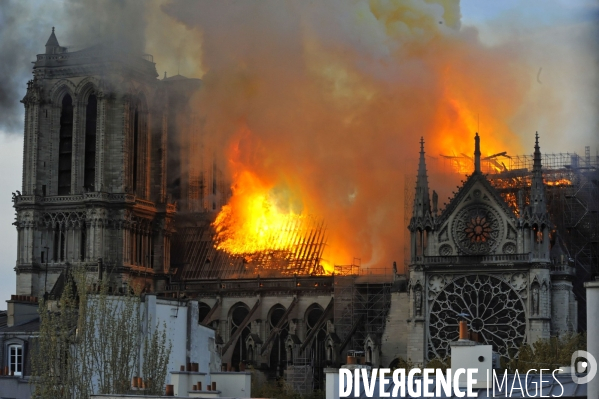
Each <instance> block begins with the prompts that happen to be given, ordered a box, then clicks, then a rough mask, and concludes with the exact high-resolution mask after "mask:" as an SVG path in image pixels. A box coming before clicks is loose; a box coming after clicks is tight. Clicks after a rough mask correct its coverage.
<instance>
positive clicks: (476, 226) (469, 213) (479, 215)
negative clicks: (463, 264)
mask: <svg viewBox="0 0 599 399" xmlns="http://www.w3.org/2000/svg"><path fill="white" fill-rule="evenodd" d="M502 230H503V228H502V224H501V218H500V217H499V216H498V215H497V213H496V212H495V211H494V210H493V209H492V208H491V207H488V206H486V205H483V204H477V205H473V206H469V207H467V208H464V209H462V210H461V211H460V212H459V213H458V215H457V216H456V219H455V222H454V224H453V235H454V237H455V238H456V244H457V245H458V247H459V248H460V250H461V252H462V253H464V254H467V255H485V254H488V253H490V252H492V251H494V250H495V248H496V247H497V245H498V244H499V241H500V238H501V235H502Z"/></svg>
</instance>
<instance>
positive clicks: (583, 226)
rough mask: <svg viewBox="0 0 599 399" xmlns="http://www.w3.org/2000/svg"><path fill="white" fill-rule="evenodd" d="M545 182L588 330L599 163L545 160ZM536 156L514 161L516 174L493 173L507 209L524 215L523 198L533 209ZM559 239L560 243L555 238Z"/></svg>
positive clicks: (596, 263)
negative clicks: (586, 285) (588, 284)
mask: <svg viewBox="0 0 599 399" xmlns="http://www.w3.org/2000/svg"><path fill="white" fill-rule="evenodd" d="M542 159H543V160H542V164H543V179H544V181H545V186H546V196H547V207H548V211H549V214H550V215H551V220H552V222H553V223H554V225H555V226H554V227H555V230H554V233H553V234H554V235H555V234H558V235H559V236H560V238H561V239H562V241H563V242H564V244H565V246H566V249H567V250H568V252H569V254H570V257H571V259H572V261H573V263H574V267H575V269H576V280H575V281H574V294H575V295H576V298H577V300H578V304H579V306H578V312H579V314H578V320H579V326H578V327H579V329H580V330H586V295H585V291H584V287H583V284H584V282H585V281H589V280H590V279H591V277H592V276H593V275H595V274H597V273H598V272H599V157H591V156H590V149H589V147H586V151H585V157H584V158H582V157H579V156H578V155H577V154H570V153H566V154H544V155H543V158H542ZM532 162H533V159H532V156H528V155H524V156H516V157H512V162H511V165H512V167H513V168H514V169H510V170H507V171H502V172H498V173H490V174H489V175H488V179H489V181H490V182H491V184H492V185H493V186H494V187H495V188H496V189H497V190H498V191H499V193H500V194H501V196H502V197H503V199H504V200H505V201H506V203H507V204H508V205H509V206H510V207H511V208H512V209H513V210H514V212H515V213H516V214H519V212H520V210H519V209H518V208H519V206H518V200H517V198H518V195H519V194H518V193H519V192H521V193H522V198H523V202H524V205H526V204H528V203H529V194H530V182H531V176H532ZM554 239H555V237H554Z"/></svg>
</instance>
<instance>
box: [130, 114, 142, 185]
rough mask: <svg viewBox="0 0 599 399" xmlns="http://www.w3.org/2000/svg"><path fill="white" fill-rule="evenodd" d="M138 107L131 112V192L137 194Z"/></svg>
mask: <svg viewBox="0 0 599 399" xmlns="http://www.w3.org/2000/svg"><path fill="white" fill-rule="evenodd" d="M139 130H140V129H139V105H136V106H135V111H134V112H133V161H132V162H133V165H132V167H133V168H132V171H131V173H132V183H131V184H132V186H133V191H134V192H137V181H138V178H137V163H138V162H139V159H138V158H139V148H138V147H139V138H140V137H139V133H140V132H139Z"/></svg>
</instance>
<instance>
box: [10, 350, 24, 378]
mask: <svg viewBox="0 0 599 399" xmlns="http://www.w3.org/2000/svg"><path fill="white" fill-rule="evenodd" d="M7 364H8V369H9V371H10V372H11V373H14V375H18V376H21V375H23V345H19V344H14V345H9V346H8V359H7Z"/></svg>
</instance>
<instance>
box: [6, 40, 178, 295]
mask: <svg viewBox="0 0 599 399" xmlns="http://www.w3.org/2000/svg"><path fill="white" fill-rule="evenodd" d="M156 77H157V73H156V68H155V65H154V63H153V62H152V57H151V56H148V55H143V54H135V55H132V54H130V53H125V52H122V51H119V50H118V48H114V47H111V46H108V45H97V46H94V47H91V48H88V49H84V50H81V51H76V52H68V50H67V49H66V48H65V47H61V46H60V45H59V43H58V40H57V38H56V35H55V33H54V28H52V34H51V35H50V38H49V39H48V42H47V43H46V52H45V54H39V55H38V56H37V59H36V61H35V63H34V67H33V80H31V81H29V83H28V85H27V94H26V95H25V97H24V98H23V100H22V102H23V104H24V106H25V144H24V150H23V182H22V192H18V195H16V196H15V198H14V206H15V209H16V211H17V219H16V222H15V225H16V227H17V231H18V255H17V264H16V272H17V294H19V295H32V296H43V295H44V294H45V293H46V292H50V291H51V289H52V287H53V286H54V284H55V282H56V281H57V280H58V279H59V276H61V273H62V272H63V271H64V270H65V269H66V268H68V267H70V266H72V265H82V266H84V267H85V268H86V269H87V271H88V273H89V274H90V275H92V276H94V275H101V274H102V273H110V274H111V276H113V277H114V281H115V284H116V285H118V286H120V285H121V284H123V283H124V282H125V281H126V282H128V283H132V282H133V281H137V283H141V284H143V285H144V286H145V288H148V289H153V288H155V285H160V284H163V282H164V281H166V279H167V276H168V273H169V246H170V236H171V234H172V233H173V228H172V217H173V214H174V212H175V206H174V205H173V204H172V203H169V201H168V199H167V191H166V176H165V162H166V148H165V147H166V145H165V143H166V134H167V128H166V127H167V125H168V123H166V122H167V120H166V118H167V113H166V112H165V106H166V105H165V101H162V99H163V98H164V97H165V95H164V93H163V91H161V89H160V86H159V84H158V83H159V81H158V80H157V79H156Z"/></svg>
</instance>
